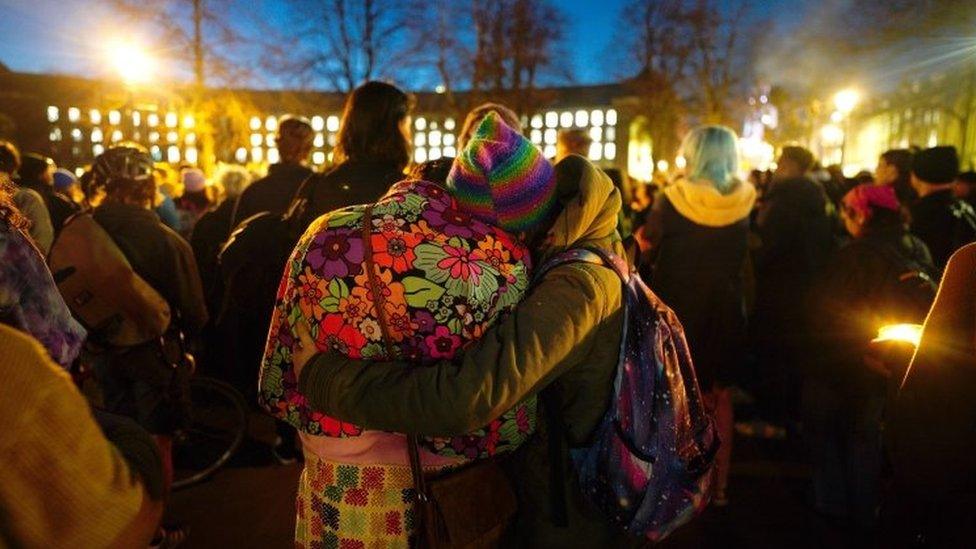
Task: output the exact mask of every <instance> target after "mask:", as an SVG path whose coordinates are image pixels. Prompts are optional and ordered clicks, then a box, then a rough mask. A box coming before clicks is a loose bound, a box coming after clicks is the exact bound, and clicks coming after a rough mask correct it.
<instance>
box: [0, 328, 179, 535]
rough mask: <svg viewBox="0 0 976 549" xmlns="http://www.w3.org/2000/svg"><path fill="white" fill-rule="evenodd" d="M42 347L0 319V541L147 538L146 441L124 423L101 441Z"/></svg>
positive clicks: (151, 476)
mask: <svg viewBox="0 0 976 549" xmlns="http://www.w3.org/2000/svg"><path fill="white" fill-rule="evenodd" d="M46 355H47V353H46V352H45V351H44V349H43V348H42V347H41V346H40V345H39V344H38V343H37V342H36V341H34V340H33V339H31V338H30V337H29V336H27V335H26V334H23V333H20V332H18V331H16V330H14V329H13V328H10V327H9V326H6V325H2V324H0V516H3V521H2V522H0V546H3V547H147V546H149V542H150V539H151V537H152V535H153V533H155V532H156V526H157V524H158V523H159V519H160V516H161V515H162V508H163V504H162V498H161V496H162V494H161V492H162V490H161V486H160V484H161V482H160V477H161V467H160V462H159V455H158V454H157V453H156V449H155V447H154V444H153V442H152V440H151V439H150V438H149V437H148V435H146V434H145V432H143V431H141V430H140V429H138V427H136V426H134V425H131V424H124V423H123V424H115V425H113V426H112V427H111V428H109V429H107V431H108V432H109V433H110V434H109V437H110V438H112V439H113V440H115V441H116V442H117V444H118V445H117V446H116V445H113V444H111V443H110V442H109V440H106V436H105V435H103V433H102V431H101V430H100V429H99V425H98V424H97V423H96V420H95V418H94V417H92V413H91V412H90V411H89V408H88V403H87V402H86V401H85V399H84V397H82V395H81V393H79V392H78V390H77V389H76V388H75V386H74V385H73V384H72V382H71V378H70V377H69V376H68V374H67V373H65V372H64V371H63V370H62V369H61V368H60V367H59V366H58V365H56V364H55V363H54V362H52V361H51V359H50V358H48V357H47V356H46ZM122 441H124V442H122ZM123 456H124V457H123ZM153 484H155V489H150V488H149V487H150V486H152V485H153ZM153 492H155V493H153Z"/></svg>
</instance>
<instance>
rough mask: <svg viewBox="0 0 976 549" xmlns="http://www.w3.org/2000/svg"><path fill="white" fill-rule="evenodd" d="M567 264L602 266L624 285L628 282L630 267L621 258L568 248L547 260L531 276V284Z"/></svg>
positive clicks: (589, 248)
mask: <svg viewBox="0 0 976 549" xmlns="http://www.w3.org/2000/svg"><path fill="white" fill-rule="evenodd" d="M569 263H591V264H593V265H603V266H605V267H607V268H609V269H613V271H614V272H616V273H617V275H618V276H619V277H620V279H621V280H623V281H624V283H626V282H627V281H628V280H630V274H631V268H630V265H629V264H628V263H627V261H626V260H624V259H623V258H622V257H620V256H618V255H617V254H615V253H613V252H609V251H606V250H603V249H601V248H596V247H586V248H570V249H568V250H566V251H564V252H560V253H558V254H556V255H554V256H552V257H551V258H549V259H548V260H547V261H546V262H545V263H543V264H542V266H541V267H539V269H538V270H537V271H536V272H535V274H534V275H533V276H532V280H533V283H538V282H539V281H540V280H542V277H544V276H545V275H546V274H548V273H549V271H551V270H553V269H555V268H556V267H559V266H561V265H567V264H569Z"/></svg>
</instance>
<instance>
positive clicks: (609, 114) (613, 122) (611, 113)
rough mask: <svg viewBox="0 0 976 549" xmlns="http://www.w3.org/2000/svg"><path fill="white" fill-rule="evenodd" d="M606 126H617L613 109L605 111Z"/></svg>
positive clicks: (615, 113) (615, 112)
mask: <svg viewBox="0 0 976 549" xmlns="http://www.w3.org/2000/svg"><path fill="white" fill-rule="evenodd" d="M607 125H608V126H616V125H617V111H616V110H615V109H609V110H608V111H607Z"/></svg>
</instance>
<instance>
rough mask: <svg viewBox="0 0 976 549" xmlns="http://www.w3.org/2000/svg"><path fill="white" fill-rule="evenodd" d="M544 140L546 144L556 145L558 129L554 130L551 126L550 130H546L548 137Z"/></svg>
mask: <svg viewBox="0 0 976 549" xmlns="http://www.w3.org/2000/svg"><path fill="white" fill-rule="evenodd" d="M543 141H545V143H546V145H555V144H556V130H554V129H552V128H549V129H548V130H546V137H545V139H544V140H543Z"/></svg>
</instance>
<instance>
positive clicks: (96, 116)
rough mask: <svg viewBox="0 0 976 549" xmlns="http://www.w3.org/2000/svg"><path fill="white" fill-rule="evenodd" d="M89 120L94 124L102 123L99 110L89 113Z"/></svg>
mask: <svg viewBox="0 0 976 549" xmlns="http://www.w3.org/2000/svg"><path fill="white" fill-rule="evenodd" d="M88 118H89V120H91V123H92V124H101V123H102V113H101V112H100V111H99V110H98V109H92V110H90V111H88Z"/></svg>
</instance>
